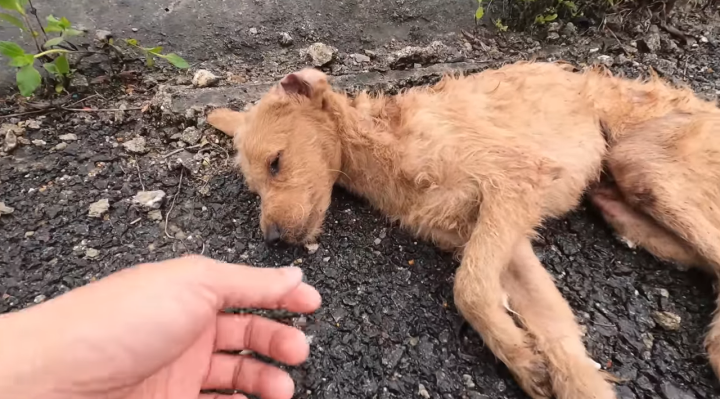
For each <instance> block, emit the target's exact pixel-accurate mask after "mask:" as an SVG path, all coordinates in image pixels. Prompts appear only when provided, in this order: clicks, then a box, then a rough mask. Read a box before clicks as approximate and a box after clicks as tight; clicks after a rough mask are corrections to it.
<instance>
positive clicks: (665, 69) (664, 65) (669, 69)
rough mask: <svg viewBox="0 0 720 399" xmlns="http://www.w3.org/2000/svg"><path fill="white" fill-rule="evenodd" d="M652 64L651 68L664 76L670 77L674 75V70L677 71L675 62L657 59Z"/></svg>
mask: <svg viewBox="0 0 720 399" xmlns="http://www.w3.org/2000/svg"><path fill="white" fill-rule="evenodd" d="M653 64H654V65H653V67H654V68H655V70H656V71H658V72H660V73H661V74H663V75H665V76H672V75H673V74H674V73H675V70H676V69H677V63H676V62H674V61H670V60H666V59H664V58H658V59H657V61H655V62H654V63H653Z"/></svg>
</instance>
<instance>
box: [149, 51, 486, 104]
mask: <svg viewBox="0 0 720 399" xmlns="http://www.w3.org/2000/svg"><path fill="white" fill-rule="evenodd" d="M492 64H493V63H492V62H477V63H467V62H461V63H452V64H435V65H431V66H428V67H425V68H416V69H412V70H405V71H388V72H366V73H360V74H354V75H342V76H331V77H330V82H331V83H332V84H333V86H334V87H335V88H336V89H340V90H344V91H346V92H349V93H356V92H358V91H360V90H368V91H383V92H386V93H395V92H397V91H398V90H400V89H403V88H408V87H412V86H418V85H422V84H430V83H434V82H436V81H437V80H439V79H440V77H441V76H442V75H444V74H452V73H461V74H464V75H467V74H471V73H474V72H479V71H481V70H484V69H487V68H489V67H491V66H493V65H492ZM274 84H275V82H267V83H253V84H244V85H234V86H222V87H211V88H204V89H195V88H191V87H187V86H170V85H165V86H161V87H160V88H159V90H158V93H157V94H156V95H155V97H154V98H153V101H152V103H153V105H154V106H156V107H159V108H160V109H161V110H162V111H163V113H170V114H184V113H185V111H186V110H188V109H197V110H203V109H205V108H206V107H225V106H235V107H243V106H245V105H247V104H249V103H253V102H255V101H257V100H259V99H260V98H261V97H262V96H263V95H264V94H265V92H267V90H268V89H270V87H272V85H274Z"/></svg>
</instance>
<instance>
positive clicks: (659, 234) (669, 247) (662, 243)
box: [590, 186, 705, 267]
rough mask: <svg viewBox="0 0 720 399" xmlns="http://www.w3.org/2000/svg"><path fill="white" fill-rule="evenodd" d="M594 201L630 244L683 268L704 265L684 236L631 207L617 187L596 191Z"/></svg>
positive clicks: (610, 223) (601, 188) (605, 217)
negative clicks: (684, 239)
mask: <svg viewBox="0 0 720 399" xmlns="http://www.w3.org/2000/svg"><path fill="white" fill-rule="evenodd" d="M590 200H591V201H592V203H593V204H594V205H595V206H596V207H597V208H598V209H599V210H600V212H601V214H602V216H603V219H605V221H606V222H607V223H608V224H609V225H610V226H612V227H613V229H615V231H616V232H617V233H618V234H619V235H620V236H621V237H622V238H623V239H625V240H626V241H628V242H629V243H632V244H633V245H637V246H640V247H643V248H644V249H645V250H647V251H648V252H650V253H651V254H653V255H654V256H655V257H657V258H659V259H662V260H665V261H671V262H675V263H677V264H678V265H680V266H683V267H690V266H702V265H703V264H704V263H705V260H704V259H702V258H701V257H700V255H698V253H697V252H696V251H695V250H694V249H693V248H692V247H691V246H690V245H689V244H687V243H686V242H683V241H682V239H681V238H680V237H678V236H677V235H675V234H674V233H673V232H671V231H670V230H668V229H666V228H665V227H663V226H661V225H660V224H658V223H657V222H656V221H655V220H654V219H653V218H652V217H650V216H648V215H645V214H643V213H642V212H640V211H637V210H635V209H633V208H632V207H631V206H630V205H629V204H627V203H626V202H625V200H624V199H623V198H622V194H621V193H620V191H619V190H618V189H617V187H614V186H607V187H598V188H595V189H593V190H592V192H591V193H590Z"/></svg>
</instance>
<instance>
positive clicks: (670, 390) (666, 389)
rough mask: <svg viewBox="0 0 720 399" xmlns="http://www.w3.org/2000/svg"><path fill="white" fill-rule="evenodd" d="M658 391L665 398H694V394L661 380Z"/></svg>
mask: <svg viewBox="0 0 720 399" xmlns="http://www.w3.org/2000/svg"><path fill="white" fill-rule="evenodd" d="M660 392H661V393H662V395H663V398H665V399H695V395H693V394H692V393H690V392H687V391H683V390H682V389H680V388H678V387H676V386H675V385H673V384H672V383H671V382H663V383H662V385H660Z"/></svg>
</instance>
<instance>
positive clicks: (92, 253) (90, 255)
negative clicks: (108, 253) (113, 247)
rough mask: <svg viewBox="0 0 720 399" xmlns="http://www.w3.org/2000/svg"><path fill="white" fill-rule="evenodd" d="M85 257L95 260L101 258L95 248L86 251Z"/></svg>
mask: <svg viewBox="0 0 720 399" xmlns="http://www.w3.org/2000/svg"><path fill="white" fill-rule="evenodd" d="M85 256H86V257H87V258H88V259H95V258H97V257H98V256H100V251H98V250H97V249H95V248H88V249H86V250H85Z"/></svg>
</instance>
